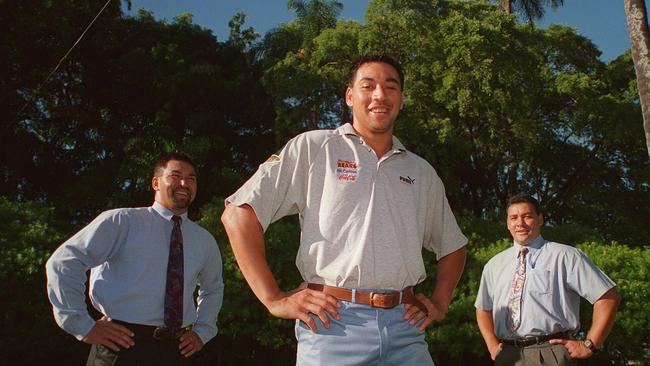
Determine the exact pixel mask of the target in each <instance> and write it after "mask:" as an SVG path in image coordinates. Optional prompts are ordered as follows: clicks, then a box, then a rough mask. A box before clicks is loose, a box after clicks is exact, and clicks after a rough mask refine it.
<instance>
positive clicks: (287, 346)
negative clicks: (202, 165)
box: [198, 199, 302, 365]
mask: <svg viewBox="0 0 650 366" xmlns="http://www.w3.org/2000/svg"><path fill="white" fill-rule="evenodd" d="M222 212H223V199H217V200H215V201H214V202H212V203H209V204H206V205H204V206H203V207H201V219H200V220H199V221H198V223H199V224H201V225H202V226H203V227H205V228H206V229H207V230H208V231H210V232H211V233H212V234H213V235H214V236H215V238H216V239H217V242H218V243H219V248H220V249H221V256H222V259H223V269H224V278H223V280H224V285H225V293H224V304H223V308H222V310H221V313H220V315H219V334H220V336H219V337H220V341H221V345H220V346H221V347H226V349H241V350H244V349H245V350H246V352H243V351H242V352H232V353H231V352H227V355H224V357H227V359H228V360H229V362H228V364H234V363H244V364H250V365H254V364H256V360H260V359H268V357H271V360H269V361H270V362H271V364H278V365H281V364H289V363H295V338H294V336H293V322H291V321H287V320H283V319H277V318H275V317H273V316H271V315H270V314H269V312H268V310H266V308H265V307H264V306H263V305H262V304H261V303H260V302H259V301H258V300H257V298H256V297H255V295H254V294H253V293H252V291H251V290H250V288H249V286H248V284H247V283H246V280H245V279H244V277H243V275H242V274H241V272H240V270H239V267H238V265H237V262H236V260H235V257H234V255H233V253H232V249H231V248H230V245H229V244H228V238H227V237H226V235H225V232H224V229H223V226H222V225H221V222H220V217H221V214H222ZM299 232H300V231H299V226H298V222H297V220H296V217H290V218H285V219H283V220H280V221H279V222H276V223H274V224H273V225H271V227H270V228H269V230H267V232H266V233H265V240H266V248H267V251H266V257H267V261H268V262H269V266H270V267H271V270H272V272H273V274H274V275H275V277H276V280H277V282H278V286H279V287H280V288H281V289H282V290H284V291H289V290H291V289H294V288H296V287H298V285H299V284H300V283H301V282H302V280H301V278H300V275H299V273H298V270H297V269H296V265H295V253H296V252H297V249H298V243H299V240H300V234H299ZM246 345H248V346H249V347H246ZM270 355H272V356H270Z"/></svg>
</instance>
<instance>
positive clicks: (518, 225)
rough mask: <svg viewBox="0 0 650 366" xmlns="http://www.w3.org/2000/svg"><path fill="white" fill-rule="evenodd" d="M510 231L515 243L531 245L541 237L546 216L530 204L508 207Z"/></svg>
mask: <svg viewBox="0 0 650 366" xmlns="http://www.w3.org/2000/svg"><path fill="white" fill-rule="evenodd" d="M507 221H508V231H510V234H511V235H512V238H513V239H514V241H516V242H517V243H519V244H521V245H530V244H531V243H532V242H533V240H535V238H537V237H538V236H539V235H540V232H541V230H542V225H544V215H542V214H541V213H537V212H536V211H535V206H533V204H531V203H528V202H520V203H514V204H512V205H510V206H509V207H508V218H507Z"/></svg>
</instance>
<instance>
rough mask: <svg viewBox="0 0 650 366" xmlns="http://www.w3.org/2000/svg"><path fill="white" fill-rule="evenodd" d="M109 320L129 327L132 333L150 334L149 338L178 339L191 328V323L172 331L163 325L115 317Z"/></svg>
mask: <svg viewBox="0 0 650 366" xmlns="http://www.w3.org/2000/svg"><path fill="white" fill-rule="evenodd" d="M111 321H112V322H114V323H117V324H119V325H123V326H125V327H127V328H129V329H130V330H131V331H132V332H133V333H136V334H139V335H144V336H151V338H153V339H157V340H161V341H163V340H176V339H179V338H180V337H181V336H182V335H183V334H184V333H185V332H187V331H190V330H192V326H191V325H188V326H187V327H183V328H181V329H179V330H177V331H176V332H172V331H171V329H169V328H167V327H164V326H161V327H157V326H154V325H144V324H134V323H127V322H124V321H121V320H117V319H111Z"/></svg>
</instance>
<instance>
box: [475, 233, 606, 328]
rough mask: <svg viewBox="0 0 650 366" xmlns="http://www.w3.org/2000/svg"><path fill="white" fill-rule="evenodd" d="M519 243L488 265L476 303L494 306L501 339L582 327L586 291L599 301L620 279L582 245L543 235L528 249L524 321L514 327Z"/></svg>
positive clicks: (482, 307)
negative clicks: (511, 303) (511, 315)
mask: <svg viewBox="0 0 650 366" xmlns="http://www.w3.org/2000/svg"><path fill="white" fill-rule="evenodd" d="M520 248H521V246H520V245H519V244H517V243H514V245H513V246H512V247H510V248H508V249H506V250H504V251H503V252H501V253H499V254H497V255H495V256H494V257H493V258H492V259H490V260H489V261H488V263H487V264H486V265H485V267H484V268H483V275H482V276H481V284H480V287H479V290H478V295H477V297H476V302H475V304H474V305H475V306H476V308H478V309H481V310H491V311H492V319H493V321H494V332H495V334H496V335H497V337H499V338H501V339H506V338H520V337H526V336H534V335H546V334H553V333H557V332H563V331H572V330H576V329H578V328H579V327H580V297H584V298H585V299H587V301H589V302H590V303H592V304H593V303H594V302H596V301H597V300H598V299H599V298H600V297H601V296H603V295H604V294H605V292H607V291H608V290H609V289H610V288H612V287H614V286H615V283H614V282H613V281H612V280H611V279H610V278H609V277H607V275H605V274H604V273H603V272H602V271H601V270H600V269H599V268H598V267H596V265H595V264H594V263H593V262H592V261H591V260H589V258H588V257H587V256H586V255H585V253H584V252H582V251H581V250H579V249H576V248H574V247H571V246H568V245H564V244H558V243H554V242H550V241H546V240H544V238H542V237H541V236H538V237H537V238H536V239H535V240H534V241H533V242H532V243H531V244H530V245H529V246H528V250H529V252H528V255H526V281H525V283H524V290H523V291H524V292H523V300H522V308H521V325H520V326H519V329H518V330H517V331H515V332H514V333H511V332H510V331H509V330H508V327H507V325H506V318H507V316H508V312H507V307H508V298H509V296H510V285H511V283H512V277H513V275H514V273H515V271H516V268H517V255H518V253H519V250H520Z"/></svg>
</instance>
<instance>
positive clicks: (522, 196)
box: [506, 193, 542, 215]
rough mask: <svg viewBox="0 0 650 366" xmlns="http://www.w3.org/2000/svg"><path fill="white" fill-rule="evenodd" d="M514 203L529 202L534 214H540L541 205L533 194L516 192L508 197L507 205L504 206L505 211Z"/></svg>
mask: <svg viewBox="0 0 650 366" xmlns="http://www.w3.org/2000/svg"><path fill="white" fill-rule="evenodd" d="M516 203H530V204H531V205H533V208H534V209H535V213H536V214H538V215H539V214H541V213H542V206H541V205H540V204H539V201H538V200H536V199H535V198H533V196H531V195H529V194H526V193H518V194H516V195H514V196H512V197H510V198H509V199H508V206H507V207H506V211H507V209H508V208H510V206H512V205H514V204H516Z"/></svg>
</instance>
